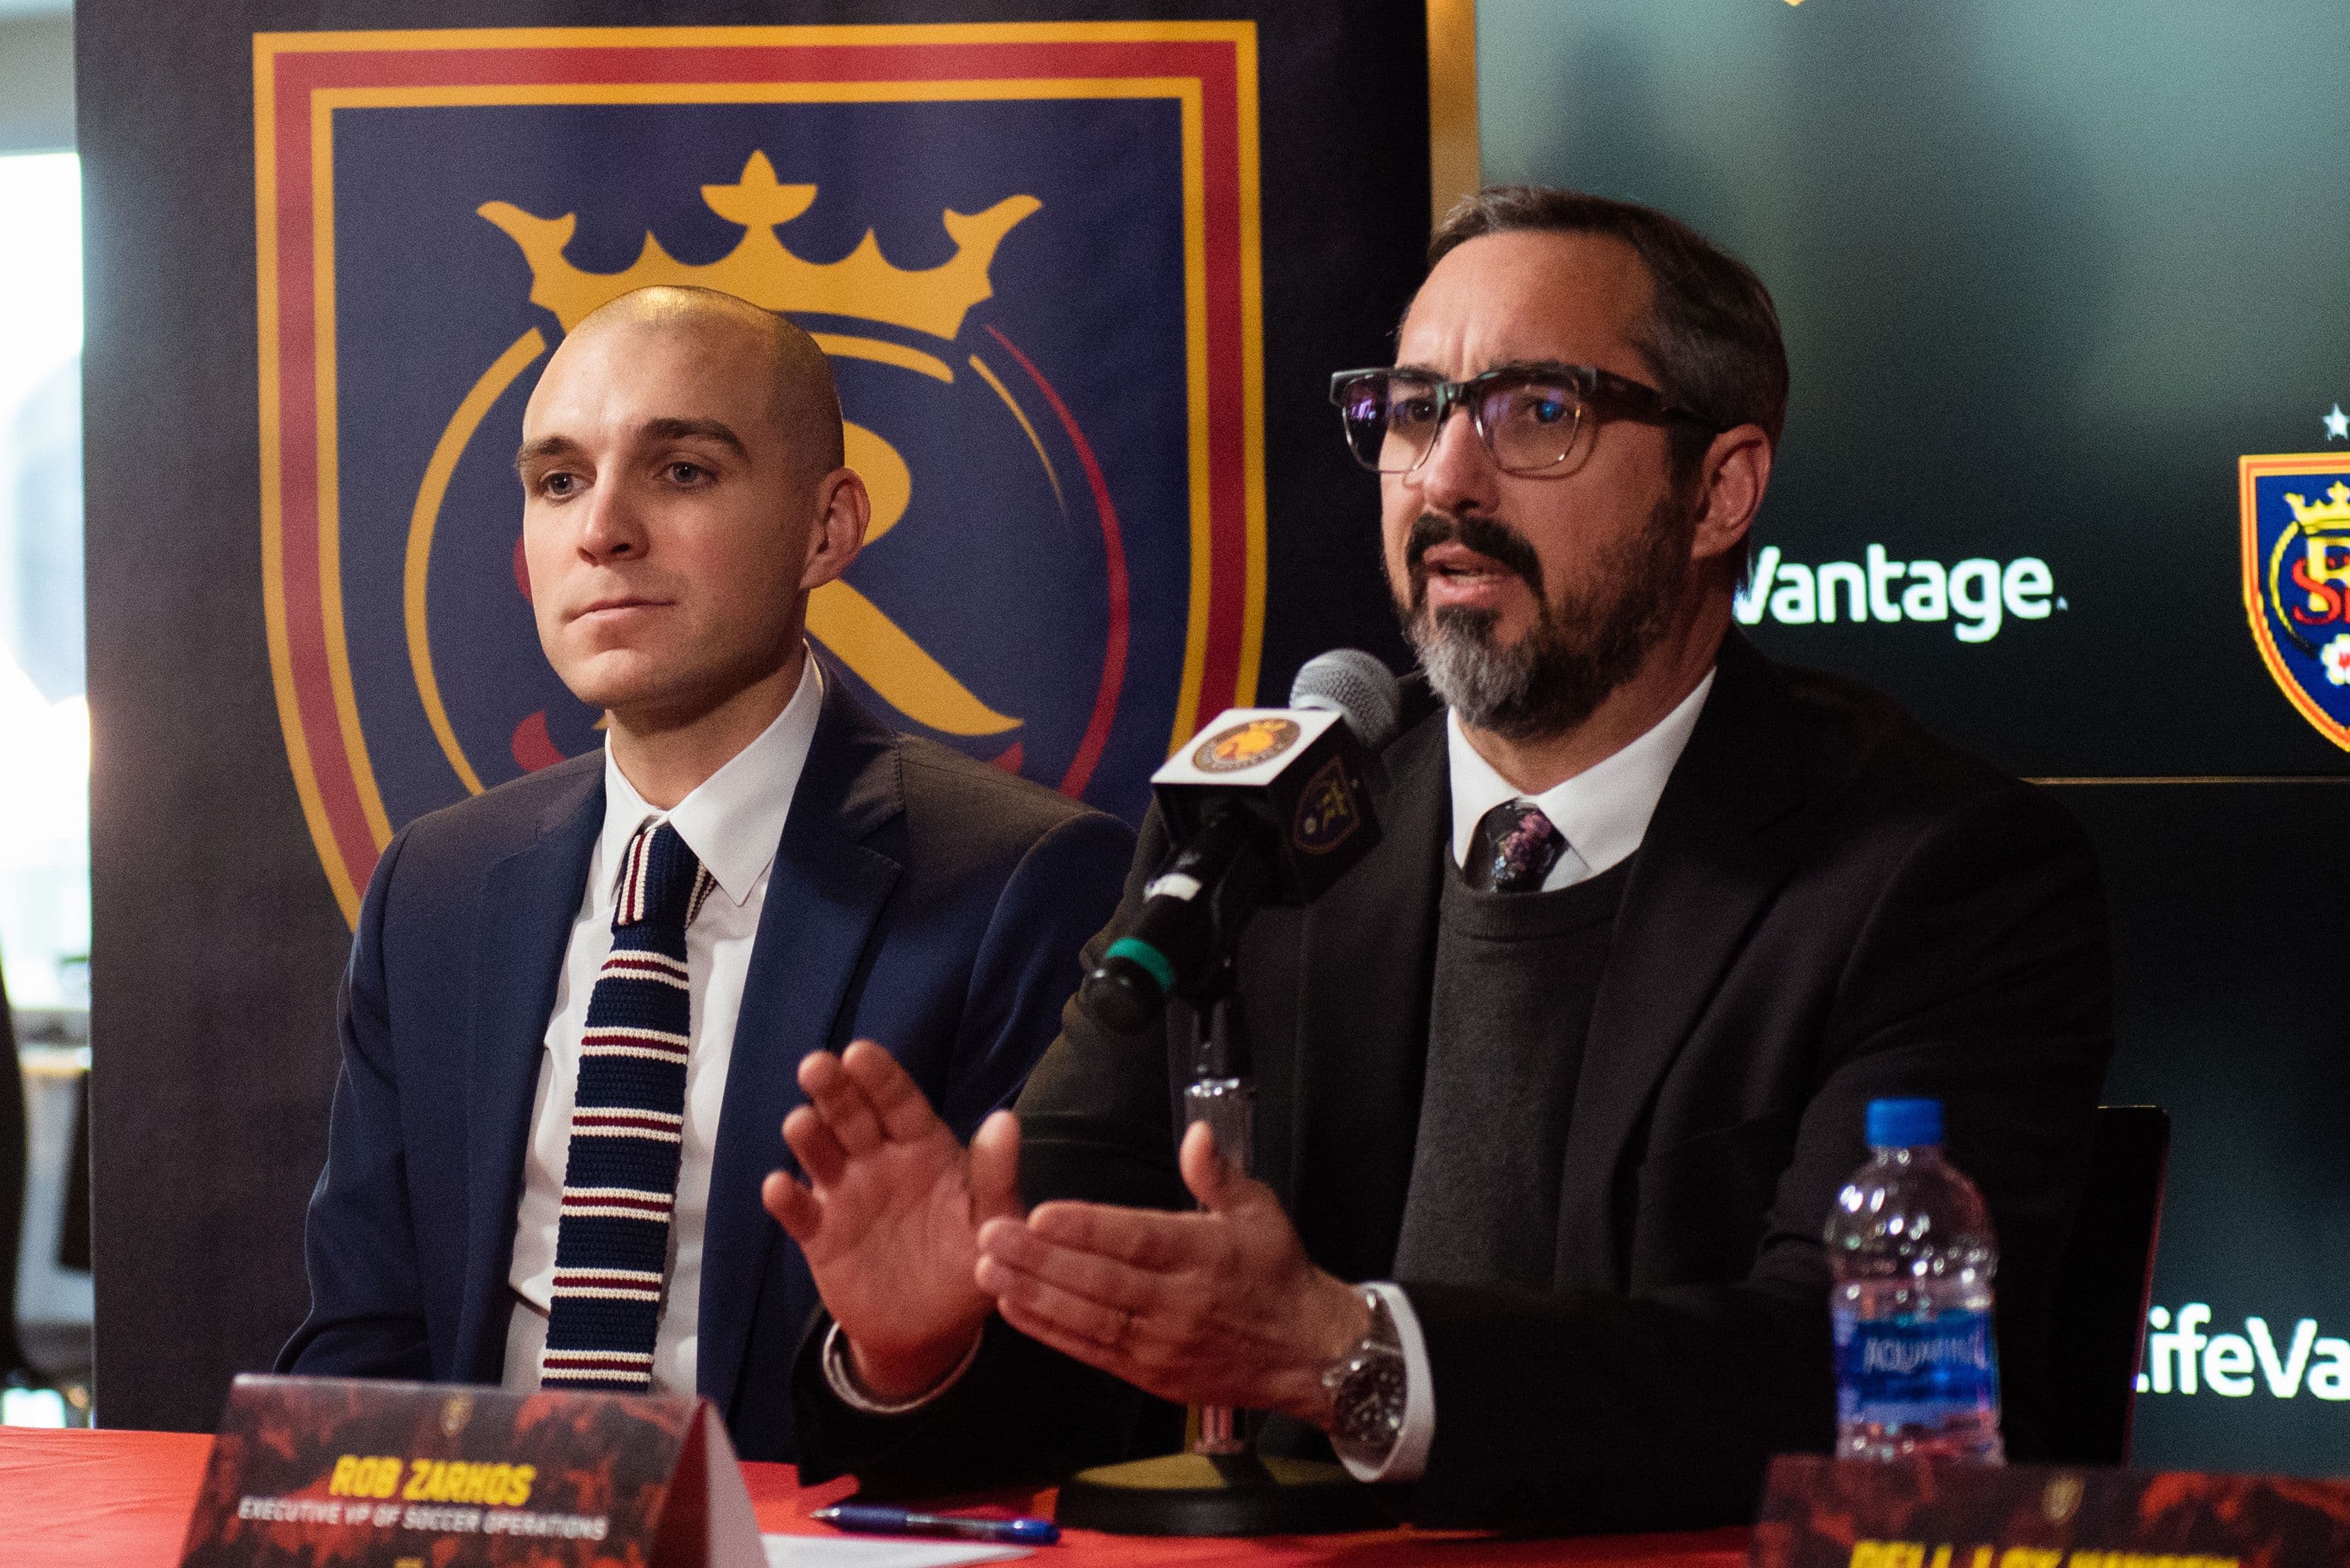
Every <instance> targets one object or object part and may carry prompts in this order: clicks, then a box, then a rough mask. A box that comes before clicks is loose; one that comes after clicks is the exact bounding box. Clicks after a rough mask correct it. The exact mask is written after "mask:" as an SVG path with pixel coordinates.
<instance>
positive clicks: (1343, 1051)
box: [1291, 717, 1452, 1279]
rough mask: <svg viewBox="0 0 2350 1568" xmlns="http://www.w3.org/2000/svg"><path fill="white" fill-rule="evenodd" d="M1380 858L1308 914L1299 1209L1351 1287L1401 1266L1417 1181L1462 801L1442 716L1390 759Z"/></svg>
mask: <svg viewBox="0 0 2350 1568" xmlns="http://www.w3.org/2000/svg"><path fill="white" fill-rule="evenodd" d="M1386 762H1387V767H1388V784H1387V787H1386V788H1385V789H1384V790H1382V791H1380V792H1378V793H1377V794H1374V796H1373V801H1374V804H1375V805H1376V806H1377V808H1378V815H1379V827H1380V839H1379V845H1378V848H1376V849H1374V850H1373V851H1372V852H1371V853H1370V855H1369V856H1368V857H1366V858H1365V859H1364V861H1363V863H1362V864H1361V865H1359V866H1357V867H1355V868H1354V869H1353V870H1352V871H1350V872H1348V873H1347V876H1346V877H1345V878H1344V879H1343V880H1341V881H1340V882H1339V883H1338V884H1337V885H1336V887H1334V888H1331V889H1330V891H1329V892H1328V893H1326V894H1325V895H1324V896H1323V897H1322V898H1320V899H1319V900H1317V901H1316V902H1315V904H1313V905H1312V906H1311V907H1310V908H1309V909H1307V910H1306V912H1305V922H1304V930H1305V953H1304V956H1303V961H1302V962H1301V963H1300V965H1299V980H1298V984H1299V993H1300V994H1299V996H1298V1032H1299V1040H1298V1069H1297V1088H1296V1098H1295V1107H1294V1114H1295V1133H1294V1135H1293V1136H1294V1138H1295V1142H1294V1144H1293V1147H1294V1148H1295V1156H1294V1169H1295V1181H1294V1188H1293V1191H1292V1194H1291V1205H1292V1211H1293V1212H1294V1213H1295V1214H1296V1215H1297V1216H1298V1222H1299V1225H1300V1228H1301V1229H1302V1230H1303V1231H1305V1237H1306V1241H1307V1243H1308V1246H1309V1247H1310V1249H1311V1250H1312V1251H1313V1252H1314V1255H1315V1260H1316V1261H1317V1262H1321V1263H1322V1264H1323V1266H1325V1267H1326V1268H1329V1269H1331V1270H1333V1271H1334V1272H1337V1273H1338V1274H1340V1275H1341V1276H1342V1277H1344V1278H1347V1279H1377V1278H1381V1277H1384V1276H1385V1275H1386V1273H1387V1272H1388V1270H1389V1269H1390V1268H1392V1267H1393V1265H1394V1262H1395V1246H1396V1238H1397V1236H1398V1234H1399V1232H1400V1231H1401V1228H1402V1224H1403V1204H1404V1195H1405V1191H1406V1189H1408V1188H1409V1186H1410V1183H1411V1161H1412V1140H1413V1137H1414V1136H1415V1134H1416V1133H1417V1131H1418V1129H1419V1098H1420V1087H1421V1079H1422V1076H1423V1075H1424V1074H1425V1072H1426V1070H1427V1061H1428V998H1429V990H1430V975H1431V972H1432V971H1433V968H1434V965H1435V961H1436V919H1437V895H1438V891H1439V889H1440V886H1441V884H1440V880H1439V873H1440V870H1441V869H1442V867H1443V864H1444V856H1445V853H1446V851H1445V848H1444V846H1445V843H1446V835H1447V831H1448V817H1449V814H1450V811H1451V798H1452V790H1451V775H1450V774H1449V772H1448V770H1447V766H1446V761H1445V726H1444V722H1443V720H1442V718H1441V717H1438V718H1435V719H1431V720H1429V721H1427V722H1422V723H1421V724H1419V726H1417V727H1416V728H1415V729H1414V730H1413V731H1412V732H1410V733H1409V734H1408V735H1406V736H1405V737H1404V738H1403V739H1402V740H1400V741H1399V742H1396V744H1395V745H1394V746H1393V747H1392V748H1390V750H1389V751H1388V754H1387V758H1386Z"/></svg>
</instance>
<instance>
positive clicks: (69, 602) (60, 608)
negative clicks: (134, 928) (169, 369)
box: [0, 152, 89, 1008]
mask: <svg viewBox="0 0 2350 1568" xmlns="http://www.w3.org/2000/svg"><path fill="white" fill-rule="evenodd" d="M0 213H7V214H8V222H7V223H6V224H5V225H0V824H5V827H0V964H5V973H6V976H7V981H8V994H9V999H10V1000H11V1001H12V1002H15V1003H16V1006H18V1007H20V1008H26V1007H31V1008H57V1007H82V1006H86V1005H88V952H89V713H88V702H87V701H86V699H85V696H84V691H85V687H84V683H83V672H82V556H81V540H82V514H81V332H82V300H81V171H80V160H79V159H78V158H77V157H75V156H74V154H72V153H70V152H57V153H31V154H22V155H18V156H14V157H0Z"/></svg>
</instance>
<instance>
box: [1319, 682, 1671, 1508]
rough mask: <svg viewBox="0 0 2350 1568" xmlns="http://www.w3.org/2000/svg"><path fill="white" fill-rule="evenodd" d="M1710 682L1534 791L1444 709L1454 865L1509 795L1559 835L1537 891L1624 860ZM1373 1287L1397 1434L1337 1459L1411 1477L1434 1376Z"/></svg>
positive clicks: (1408, 1318)
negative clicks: (1398, 1408) (1378, 1451)
mask: <svg viewBox="0 0 2350 1568" xmlns="http://www.w3.org/2000/svg"><path fill="white" fill-rule="evenodd" d="M1712 690H1713V672H1712V671H1711V670H1708V671H1707V672H1706V677H1705V679H1704V680H1700V681H1699V682H1698V683H1697V690H1696V691H1692V692H1690V694H1689V695H1688V696H1687V697H1684V698H1682V699H1681V701H1680V703H1679V705H1678V706H1677V707H1675V708H1674V709H1673V711H1671V712H1669V713H1668V714H1666V715H1665V716H1664V717H1663V718H1661V719H1659V720H1658V721H1657V722H1655V723H1654V724H1652V725H1650V726H1649V727H1648V730H1646V731H1645V732H1642V734H1641V735H1640V737H1639V738H1638V740H1636V741H1634V742H1632V743H1631V744H1629V745H1627V746H1626V747H1624V748H1623V749H1622V750H1621V751H1618V752H1616V753H1613V754H1612V755H1609V756H1607V757H1606V758H1603V759H1602V760H1600V761H1599V762H1596V763H1593V764H1592V765H1591V766H1589V767H1587V768H1586V769H1584V770H1583V771H1582V772H1581V773H1579V774H1575V776H1574V777H1573V778H1571V779H1568V780H1567V781H1566V782H1565V783H1564V784H1554V785H1553V786H1551V787H1550V788H1549V789H1546V790H1544V792H1543V793H1542V794H1537V795H1526V794H1521V793H1520V792H1519V791H1518V790H1517V789H1516V788H1515V787H1513V785H1512V784H1510V782H1509V781H1508V780H1507V779H1505V778H1503V776H1502V775H1501V774H1498V773H1495V772H1494V771H1493V764H1492V763H1489V762H1487V761H1486V760H1485V759H1484V758H1483V757H1482V756H1480V755H1478V754H1477V748H1476V747H1474V746H1472V745H1471V744H1470V743H1469V737H1468V736H1467V735H1466V734H1464V733H1463V732H1461V720H1460V718H1459V717H1458V716H1457V715H1455V714H1452V713H1450V712H1448V713H1446V714H1445V716H1444V729H1445V736H1444V739H1445V752H1446V756H1447V758H1448V760H1449V761H1450V763H1451V770H1452V863H1453V864H1454V865H1455V866H1459V865H1461V864H1462V863H1464V862H1465V861H1466V860H1467V858H1468V856H1469V840H1470V839H1471V836H1474V835H1475V833H1476V831H1477V819H1478V818H1480V817H1482V816H1483V815H1485V814H1486V813H1487V812H1489V811H1491V810H1492V809H1493V807H1495V806H1497V805H1501V804H1502V803H1503V801H1510V800H1530V801H1532V802H1533V803H1534V805H1538V806H1540V807H1541V808H1542V814H1543V815H1544V816H1547V817H1549V818H1550V820H1551V826H1554V827H1555V828H1557V829H1558V830H1559V832H1560V833H1561V834H1562V835H1564V836H1565V839H1566V851H1565V854H1563V855H1561V856H1560V857H1558V864H1557V865H1555V866H1554V867H1551V871H1550V875H1549V876H1548V877H1544V879H1543V891H1544V892H1545V893H1547V892H1549V891H1551V890H1552V889H1554V888H1566V887H1572V886H1573V885H1574V884H1575V883H1577V882H1581V881H1583V880H1585V879H1586V878H1587V877H1596V876H1598V875H1599V874H1600V873H1601V872H1603V871H1607V870H1609V869H1611V868H1613V867H1617V866H1619V865H1621V864H1622V863H1623V862H1625V861H1627V860H1628V859H1630V858H1631V857H1632V852H1633V851H1634V850H1636V849H1638V848H1639V847H1640V841H1641V840H1642V839H1643V838H1645V837H1647V836H1648V819H1649V818H1650V817H1652V816H1654V815H1657V801H1658V800H1659V797H1661V796H1662V795H1663V794H1664V793H1665V780H1666V779H1668V778H1669V777H1670V776H1671V775H1672V771H1673V764H1674V763H1678V762H1679V761H1680V760H1681V751H1682V749H1683V748H1684V747H1686V746H1687V745H1688V744H1689V738H1690V731H1692V730H1694V729H1696V728H1697V716H1698V714H1699V713H1700V712H1701V711H1703V710H1704V708H1705V700H1706V697H1707V694H1708V693H1710V692H1711V691H1712ZM1371 1288H1372V1289H1373V1290H1376V1291H1378V1293H1379V1295H1380V1296H1381V1297H1382V1298H1383V1299H1384V1300H1385V1301H1386V1302H1387V1305H1388V1315H1389V1316H1391V1317H1393V1318H1394V1319H1395V1325H1396V1334H1397V1335H1398V1337H1399V1338H1400V1339H1401V1340H1402V1341H1403V1367H1404V1387H1405V1393H1404V1406H1403V1428H1402V1429H1401V1430H1400V1431H1399V1432H1398V1433H1397V1434H1396V1440H1395V1446H1394V1447H1393V1448H1391V1449H1388V1452H1387V1456H1386V1458H1385V1459H1383V1460H1382V1461H1381V1462H1379V1463H1378V1464H1360V1463H1357V1461H1356V1460H1355V1459H1350V1458H1348V1457H1347V1456H1346V1455H1344V1454H1341V1455H1340V1456H1339V1458H1340V1459H1343V1460H1345V1462H1346V1466H1347V1469H1348V1470H1350V1471H1352V1472H1353V1474H1354V1477H1355V1479H1356V1480H1365V1481H1409V1480H1419V1477H1420V1474H1421V1472H1422V1471H1423V1470H1425V1469H1427V1468H1428V1449H1429V1445H1430V1443H1431V1442H1433V1441H1434V1440H1435V1438H1436V1381H1435V1377H1434V1375H1433V1374H1432V1373H1431V1372H1430V1368H1429V1365H1428V1341H1427V1339H1426V1337H1425V1336H1424V1335H1422V1334H1421V1333H1420V1328H1419V1317H1418V1316H1417V1315H1416V1314H1414V1313H1413V1312H1412V1310H1411V1301H1410V1298H1409V1296H1408V1295H1407V1294H1406V1293H1404V1291H1403V1289H1402V1288H1401V1287H1400V1286H1398V1285H1395V1284H1391V1283H1388V1282H1379V1283H1377V1284H1374V1285H1373V1286H1372V1287H1371Z"/></svg>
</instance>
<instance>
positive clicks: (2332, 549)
mask: <svg viewBox="0 0 2350 1568" xmlns="http://www.w3.org/2000/svg"><path fill="white" fill-rule="evenodd" d="M2237 466H2238V477H2239V485H2240V489H2241V507H2242V514H2243V516H2242V523H2243V572H2244V613H2245V615H2246V616H2247V617H2248V618H2250V620H2251V628H2252V641H2253V643H2254V644H2255V645H2256V646H2257V647H2258V648H2259V649H2260V650H2261V659H2262V663H2264V664H2266V665H2267V666H2268V670H2269V674H2270V675H2271V676H2272V677H2274V678H2275V680H2276V683H2277V687H2278V689H2279V690H2281V691H2283V693H2284V694H2285V697H2286V698H2287V699H2288V700H2289V701H2291V702H2292V703H2293V707H2294V708H2295V709H2296V710H2298V711H2300V713H2301V716H2302V717H2303V718H2304V719H2306V720H2308V721H2309V722H2310V723H2311V724H2313V725H2314V726H2315V727H2316V729H2317V732H2318V733H2320V734H2322V735H2324V737H2325V738H2326V739H2327V740H2329V741H2332V742H2334V744H2335V745H2337V746H2340V747H2342V748H2344V749H2345V751H2350V453H2344V452H2301V453H2294V454H2289V455H2280V456H2271V457H2246V458H2242V459H2240V460H2239V462H2238V465H2237Z"/></svg>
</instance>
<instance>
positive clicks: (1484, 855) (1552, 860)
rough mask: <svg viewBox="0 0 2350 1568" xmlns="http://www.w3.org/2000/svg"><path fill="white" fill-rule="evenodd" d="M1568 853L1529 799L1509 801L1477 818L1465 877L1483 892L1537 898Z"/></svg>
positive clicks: (1463, 872) (1463, 869)
mask: <svg viewBox="0 0 2350 1568" xmlns="http://www.w3.org/2000/svg"><path fill="white" fill-rule="evenodd" d="M1565 853H1566V836H1565V835H1564V834H1562V833H1561V832H1559V830H1558V829H1557V828H1555V827H1554V826H1551V820H1550V818H1549V817H1547V816H1544V815H1543V813H1542V807H1540V806H1538V805H1534V802H1532V801H1530V800H1505V801H1503V803H1502V804H1501V805H1497V806H1495V807H1494V808H1493V809H1492V810H1491V811H1489V812H1487V813H1486V814H1485V815H1482V816H1481V817H1479V818H1478V819H1477V831H1476V832H1475V833H1473V834H1471V836H1470V838H1469V857H1468V858H1467V859H1466V860H1465V861H1463V862H1462V863H1461V875H1462V876H1463V877H1467V878H1468V880H1469V886H1470V887H1471V888H1475V889H1476V890H1477V891H1478V892H1480V893H1534V892H1539V891H1541V889H1542V885H1543V882H1544V879H1545V878H1547V877H1549V876H1550V872H1551V867H1554V866H1555V865H1557V864H1558V857H1560V856H1562V855H1564V854H1565Z"/></svg>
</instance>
